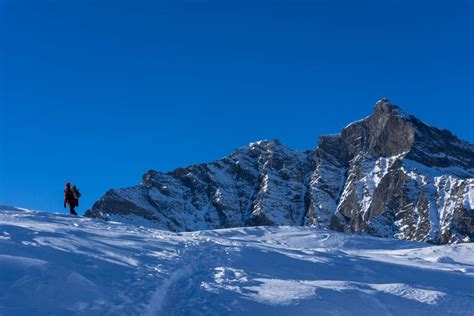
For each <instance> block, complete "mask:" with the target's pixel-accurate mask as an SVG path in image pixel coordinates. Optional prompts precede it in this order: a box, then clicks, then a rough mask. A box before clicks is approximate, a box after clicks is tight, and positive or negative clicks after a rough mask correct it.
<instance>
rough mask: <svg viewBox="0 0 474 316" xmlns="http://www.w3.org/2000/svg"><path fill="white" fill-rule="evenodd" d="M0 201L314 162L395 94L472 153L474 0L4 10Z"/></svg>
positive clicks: (55, 197) (91, 4)
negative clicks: (245, 152) (72, 186)
mask: <svg viewBox="0 0 474 316" xmlns="http://www.w3.org/2000/svg"><path fill="white" fill-rule="evenodd" d="M0 17H1V18H0V34H1V41H0V48H1V50H0V53H1V55H0V58H1V59H0V75H1V77H0V204H9V205H17V206H23V207H30V208H36V209H43V210H50V211H60V210H62V191H63V186H64V183H65V182H66V181H71V182H73V183H76V184H77V185H78V186H79V187H80V188H81V189H82V191H83V196H84V198H83V200H82V203H81V206H80V208H79V211H80V213H82V212H83V211H85V210H86V209H87V208H90V207H91V205H92V203H93V202H94V201H95V200H97V199H98V198H99V197H100V196H101V195H102V194H103V193H105V191H106V190H108V189H110V188H116V187H123V186H131V185H135V184H137V183H139V181H140V178H141V175H142V174H143V173H144V172H145V171H146V170H148V169H157V170H161V171H168V170H172V169H174V168H176V167H180V166H185V165H188V164H192V163H199V162H206V161H212V160H215V159H218V158H221V157H222V156H224V155H227V154H229V153H230V152H231V151H232V150H233V149H235V148H236V147H239V146H242V145H245V144H247V143H249V142H251V141H255V140H258V139H265V138H266V139H274V138H278V139H280V141H281V142H283V143H284V144H286V145H288V146H290V147H293V148H296V149H302V150H303V149H314V148H315V144H316V142H317V139H318V137H319V136H320V135H322V134H329V133H337V132H338V131H339V130H340V129H341V128H342V127H344V126H345V125H346V124H348V123H349V122H351V121H354V120H356V119H359V118H362V117H364V116H366V115H368V114H370V113H371V111H372V109H373V105H374V103H375V102H376V101H377V100H378V99H379V98H381V97H388V98H390V99H391V100H392V101H394V102H395V103H397V104H399V105H400V106H401V107H402V109H403V110H404V111H405V112H408V113H411V114H414V115H416V116H418V117H419V118H420V119H422V120H424V121H425V122H427V123H429V124H431V125H435V126H438V127H441V128H446V129H449V130H451V131H452V132H453V133H455V134H456V135H458V136H459V137H461V138H462V139H465V140H468V141H470V142H474V130H473V127H472V121H473V119H474V109H473V108H474V104H473V91H474V89H473V87H474V85H473V59H472V58H473V57H472V56H473V38H474V37H473V35H474V34H473V2H472V1H470V0H466V1H462V0H460V1H329V0H315V1H298V0H296V1H294V0H291V1H290V0H288V1H270V0H267V1H263V0H261V1H259V0H256V1H248V0H239V1H233V0H222V1H199V0H196V1H140V0H134V1H130V0H129V1H120V0H119V1H103V0H98V1H82V0H81V1H77V0H69V1H59V0H48V1H42V0H34V1H28V0H21V1H10V0H8V1H7V0H0Z"/></svg>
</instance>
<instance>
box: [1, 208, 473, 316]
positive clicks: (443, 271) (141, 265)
mask: <svg viewBox="0 0 474 316" xmlns="http://www.w3.org/2000/svg"><path fill="white" fill-rule="evenodd" d="M0 209H1V211H0V314H1V315H2V316H3V315H5V316H6V315H473V314H474V255H473V251H474V245H473V244H453V245H445V246H433V245H428V244H423V243H416V242H407V241H400V240H390V239H379V238H375V237H370V236H367V235H346V234H341V233H336V232H332V231H325V230H317V229H314V228H309V227H255V228H234V229H224V230H214V231H200V232H190V233H171V232H168V231H161V230H156V229H149V228H146V227H138V226H131V225H126V224H121V223H117V222H105V221H101V220H95V219H89V218H76V217H70V216H67V215H61V214H51V213H41V212H35V211H28V210H21V209H16V208H10V207H0Z"/></svg>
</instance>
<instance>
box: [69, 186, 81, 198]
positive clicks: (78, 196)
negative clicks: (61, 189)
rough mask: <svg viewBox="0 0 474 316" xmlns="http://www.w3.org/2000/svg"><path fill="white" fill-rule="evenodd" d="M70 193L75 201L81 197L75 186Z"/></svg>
mask: <svg viewBox="0 0 474 316" xmlns="http://www.w3.org/2000/svg"><path fill="white" fill-rule="evenodd" d="M71 191H72V194H73V195H74V198H75V199H76V200H79V198H80V197H81V192H79V189H78V188H76V186H73V187H72V189H71Z"/></svg>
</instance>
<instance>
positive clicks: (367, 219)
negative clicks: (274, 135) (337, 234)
mask: <svg viewBox="0 0 474 316" xmlns="http://www.w3.org/2000/svg"><path fill="white" fill-rule="evenodd" d="M86 215H87V216H91V217H99V218H104V219H108V218H111V219H114V220H119V221H131V222H138V223H140V224H141V225H142V224H143V223H144V221H145V222H148V223H150V225H151V226H154V227H158V228H162V229H168V230H173V231H188V230H200V229H214V228H227V227H236V226H255V225H308V226H318V227H324V228H330V229H335V230H340V231H346V232H354V231H364V232H368V233H371V234H374V235H377V236H386V237H392V238H393V237H394V238H400V239H412V240H418V241H427V242H434V243H452V242H459V241H470V240H472V239H473V238H474V145H472V144H470V143H468V142H465V141H462V140H460V139H458V138H457V137H456V136H454V135H453V134H452V133H450V132H449V131H446V130H441V129H438V128H436V127H433V126H429V125H427V124H425V123H423V122H422V121H420V120H418V119H417V118H416V117H414V116H411V115H407V114H405V113H403V112H402V110H401V109H400V108H399V107H398V106H397V105H395V104H393V103H392V102H391V101H389V100H388V99H381V100H379V101H378V102H377V103H376V105H375V108H374V111H373V113H372V114H371V115H369V116H368V117H366V118H364V119H362V120H359V121H356V122H353V123H351V124H349V125H348V126H346V127H345V128H343V129H342V131H341V133H340V134H336V135H326V136H321V137H320V138H319V141H318V146H317V148H316V149H315V150H314V151H312V150H308V151H305V152H300V151H297V150H294V149H291V148H289V147H286V146H285V145H283V144H281V143H280V142H279V141H278V140H262V141H258V142H254V143H250V144H248V145H247V146H243V147H240V148H238V149H236V150H235V151H234V152H233V153H232V154H231V155H229V156H227V157H224V158H222V159H220V160H216V161H214V162H211V163H202V164H196V165H191V166H188V167H185V168H178V169H176V170H174V171H171V172H167V173H162V172H158V171H155V170H150V171H148V172H146V173H145V175H144V176H143V178H142V182H141V184H140V185H138V186H134V187H130V188H124V189H114V190H110V191H108V192H107V193H106V194H105V195H104V196H103V197H102V198H101V199H100V200H99V201H97V202H96V203H95V204H94V206H93V208H92V210H90V211H88V212H87V213H86Z"/></svg>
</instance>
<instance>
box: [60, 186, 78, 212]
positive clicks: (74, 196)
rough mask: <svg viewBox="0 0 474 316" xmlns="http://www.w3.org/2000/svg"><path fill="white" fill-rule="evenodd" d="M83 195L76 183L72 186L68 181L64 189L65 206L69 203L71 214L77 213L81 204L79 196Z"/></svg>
mask: <svg viewBox="0 0 474 316" xmlns="http://www.w3.org/2000/svg"><path fill="white" fill-rule="evenodd" d="M80 197H81V193H80V192H79V190H78V189H77V187H76V186H75V185H73V186H72V188H71V184H70V183H69V182H68V183H66V189H65V190H64V208H66V206H67V205H69V212H70V213H71V215H77V213H76V210H75V209H74V208H76V207H77V206H79V198H80Z"/></svg>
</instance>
